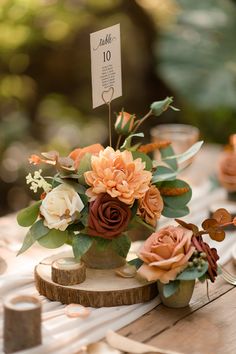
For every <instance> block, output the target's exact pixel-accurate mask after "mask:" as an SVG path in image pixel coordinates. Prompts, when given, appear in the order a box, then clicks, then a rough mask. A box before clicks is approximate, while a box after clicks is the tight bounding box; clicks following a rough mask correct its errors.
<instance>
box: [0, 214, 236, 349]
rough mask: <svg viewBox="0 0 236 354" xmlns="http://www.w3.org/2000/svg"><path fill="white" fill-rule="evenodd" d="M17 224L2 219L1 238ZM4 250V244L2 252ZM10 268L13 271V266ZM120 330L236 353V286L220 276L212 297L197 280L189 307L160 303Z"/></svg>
mask: <svg viewBox="0 0 236 354" xmlns="http://www.w3.org/2000/svg"><path fill="white" fill-rule="evenodd" d="M15 225H16V224H15V220H14V216H6V217H3V218H1V219H0V241H1V233H2V234H4V237H5V238H6V232H7V233H8V234H9V237H11V235H13V234H14V230H15V228H16V226H15ZM4 230H5V231H4ZM18 232H19V230H18ZM22 236H23V234H22V235H18V236H17V238H18V240H19V242H20V241H21V239H22ZM0 246H1V245H0ZM1 252H2V251H1V248H0V255H1V254H2V253H1ZM32 252H34V251H32ZM35 254H36V253H35ZM44 256H45V252H44ZM5 257H7V260H8V261H9V264H11V258H12V257H15V254H14V255H12V253H11V252H9V254H7V253H5ZM25 257H27V255H26V256H25ZM31 257H32V254H31ZM37 257H41V255H40V252H39V253H38V252H37ZM17 262H19V264H20V262H22V260H20V259H19V260H17ZM227 268H228V269H230V270H231V271H232V272H234V273H236V267H235V266H233V264H232V262H229V263H228V264H227ZM8 271H9V273H11V272H12V269H11V267H9V270H8ZM119 333H120V334H122V335H124V336H127V337H129V338H132V339H135V340H137V341H140V342H143V343H147V344H151V345H154V346H158V347H161V348H165V349H170V350H175V351H178V352H180V353H189V354H190V353H191V354H227V353H228V354H234V353H236V288H235V287H233V286H232V285H230V284H228V283H226V282H225V281H224V280H223V278H222V277H220V276H219V277H218V278H217V280H216V281H215V283H214V284H212V283H210V284H209V298H208V297H207V290H206V284H201V283H197V284H196V287H195V290H194V294H193V298H192V300H191V303H190V306H189V307H186V308H184V309H169V308H166V307H164V306H163V305H162V304H160V305H158V306H157V307H156V308H155V309H154V310H152V311H150V312H149V313H147V314H146V315H144V316H142V317H141V318H139V319H138V320H136V321H135V322H133V323H131V324H129V325H128V326H126V327H124V328H122V329H121V330H120V331H119Z"/></svg>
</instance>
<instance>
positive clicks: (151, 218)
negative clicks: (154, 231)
mask: <svg viewBox="0 0 236 354" xmlns="http://www.w3.org/2000/svg"><path fill="white" fill-rule="evenodd" d="M138 204H139V207H138V211H137V214H138V215H140V216H141V217H142V219H143V220H145V222H146V223H147V224H150V225H152V226H154V227H155V226H156V222H157V220H158V219H160V216H161V212H162V209H163V206H164V204H163V200H162V197H161V195H160V192H159V190H158V189H157V188H156V187H155V186H151V187H150V188H149V189H148V191H147V192H146V193H145V195H144V196H143V198H141V199H140V200H139V201H138Z"/></svg>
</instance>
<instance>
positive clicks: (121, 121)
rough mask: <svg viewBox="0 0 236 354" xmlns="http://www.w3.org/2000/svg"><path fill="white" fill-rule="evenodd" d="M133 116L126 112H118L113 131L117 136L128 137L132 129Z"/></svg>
mask: <svg viewBox="0 0 236 354" xmlns="http://www.w3.org/2000/svg"><path fill="white" fill-rule="evenodd" d="M134 120H135V115H134V114H129V113H127V112H124V111H122V112H120V113H119V114H118V115H117V117H116V122H115V129H116V131H117V133H118V134H122V135H128V134H130V132H131V131H132V129H133V127H134Z"/></svg>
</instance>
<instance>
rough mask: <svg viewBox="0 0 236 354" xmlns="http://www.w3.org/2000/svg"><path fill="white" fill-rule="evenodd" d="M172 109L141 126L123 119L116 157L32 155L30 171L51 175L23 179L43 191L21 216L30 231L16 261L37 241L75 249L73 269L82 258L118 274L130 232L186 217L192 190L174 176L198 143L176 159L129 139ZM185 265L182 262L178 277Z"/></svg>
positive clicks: (157, 108)
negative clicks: (155, 155) (154, 155)
mask: <svg viewBox="0 0 236 354" xmlns="http://www.w3.org/2000/svg"><path fill="white" fill-rule="evenodd" d="M171 103H172V98H170V97H167V98H166V99H164V100H163V101H157V102H154V103H153V104H152V105H151V107H150V110H149V112H148V113H147V114H146V115H145V116H144V117H143V118H140V119H138V118H137V117H136V116H135V115H134V114H129V113H127V112H124V111H122V112H120V113H119V114H118V115H117V117H116V121H115V130H116V132H117V133H118V134H119V137H118V141H117V144H116V148H115V149H114V148H113V147H112V146H108V147H103V146H102V145H100V144H93V145H90V146H87V147H84V148H76V149H75V150H73V151H72V152H71V153H70V154H69V156H67V157H61V156H60V155H59V153H58V152H56V151H50V152H47V153H42V154H41V156H39V155H32V156H31V157H30V158H29V162H30V163H31V164H34V165H39V164H47V165H51V166H53V167H54V168H55V175H54V176H43V171H42V169H39V170H37V171H35V172H34V174H33V175H32V174H31V173H30V174H29V175H28V176H27V177H26V181H27V184H29V185H30V189H31V190H32V191H34V192H35V193H36V192H37V191H38V189H41V190H42V193H41V195H40V199H39V200H38V201H37V202H36V203H34V204H33V205H30V206H29V207H28V208H26V209H24V210H22V211H20V212H19V214H18V217H17V220H18V223H19V224H20V225H21V226H25V227H30V229H29V230H28V232H27V234H26V237H25V239H24V242H23V245H22V248H21V249H20V251H19V253H22V252H24V251H26V250H27V249H28V248H29V247H30V246H31V245H32V244H33V243H34V242H36V241H37V242H38V243H39V244H40V245H42V246H44V247H48V248H57V247H60V246H62V245H63V244H65V243H66V244H69V245H71V246H72V249H73V253H74V257H75V258H76V259H77V260H78V261H79V260H80V259H81V258H82V259H83V261H84V262H85V263H86V264H87V266H89V267H94V268H115V267H118V266H120V265H121V264H124V262H125V258H126V256H127V253H128V251H129V248H130V244H131V241H130V238H129V235H128V231H129V229H130V228H137V227H138V225H140V224H141V225H144V226H145V227H147V228H148V229H149V230H150V232H153V231H155V227H156V223H157V220H158V219H159V218H160V216H161V215H164V216H166V217H171V218H173V217H182V216H184V215H186V214H188V212H189V209H188V207H187V204H188V202H189V200H190V199H191V188H190V186H189V185H188V184H187V183H186V182H185V181H182V180H180V179H177V175H178V173H179V171H181V168H180V167H179V166H180V165H181V163H182V162H184V161H186V160H188V159H190V158H191V157H192V156H193V155H194V154H195V153H196V152H197V151H198V150H199V149H200V146H201V144H202V142H198V143H196V144H195V145H194V146H192V148H190V149H189V150H188V151H186V152H185V153H183V154H181V155H178V156H176V155H175V154H174V151H173V148H172V147H171V142H170V141H158V142H155V143H152V144H146V145H141V143H136V144H132V140H133V138H141V137H143V134H142V133H137V130H138V129H139V128H140V125H141V124H142V123H143V122H144V121H145V120H146V119H148V118H149V117H150V116H152V115H153V116H159V115H160V114H161V113H163V112H164V111H165V110H167V109H168V108H169V107H170V108H172V109H175V108H174V107H173V106H171ZM110 141H111V139H110ZM154 149H155V150H156V149H159V150H160V155H161V157H162V162H160V163H157V162H156V161H153V160H152V159H151V157H150V156H149V154H150V153H151V152H152V151H153V150H154ZM190 232H191V231H188V233H190ZM184 240H185V241H184V243H186V246H185V248H186V255H185V258H184V260H186V261H187V260H188V259H189V258H190V257H191V255H192V250H193V246H192V247H190V249H188V246H189V244H190V240H189V237H187V236H184ZM148 242H150V241H148ZM145 247H146V246H145ZM181 247H182V246H181ZM187 249H188V250H187ZM108 251H109V252H108ZM108 254H109V255H110V256H109V257H108ZM182 265H183V261H182V263H181V262H180V265H179V266H180V268H179V269H182ZM172 278H173V277H172Z"/></svg>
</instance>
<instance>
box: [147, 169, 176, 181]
mask: <svg viewBox="0 0 236 354" xmlns="http://www.w3.org/2000/svg"><path fill="white" fill-rule="evenodd" d="M176 176H177V172H176V171H174V172H173V170H171V169H170V168H168V167H166V166H158V167H157V169H156V171H155V172H154V173H153V176H152V183H157V182H162V181H167V180H169V181H171V180H175V179H176Z"/></svg>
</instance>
